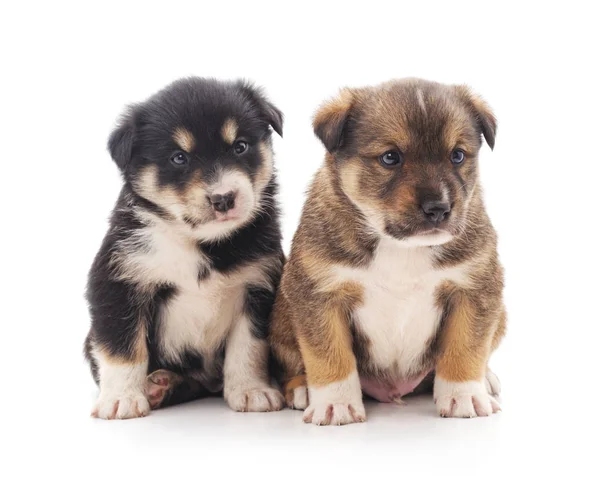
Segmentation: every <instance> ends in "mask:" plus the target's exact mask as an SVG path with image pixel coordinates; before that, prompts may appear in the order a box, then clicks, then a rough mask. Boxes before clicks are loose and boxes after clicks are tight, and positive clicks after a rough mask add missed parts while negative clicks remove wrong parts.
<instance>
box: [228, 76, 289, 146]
mask: <svg viewBox="0 0 600 487" xmlns="http://www.w3.org/2000/svg"><path fill="white" fill-rule="evenodd" d="M238 86H239V87H240V88H241V89H242V91H243V92H244V94H245V95H246V96H247V97H248V99H249V100H250V101H251V102H252V104H253V105H254V106H255V107H257V108H258V110H259V112H260V114H261V116H262V117H263V118H264V119H265V120H266V121H267V122H269V125H270V126H271V127H273V130H275V132H277V133H278V134H279V136H280V137H283V113H281V110H279V108H277V107H276V106H275V105H273V104H272V103H271V102H270V101H269V100H267V97H266V96H265V95H264V94H263V92H262V90H261V89H260V88H256V87H255V86H253V85H252V84H250V83H248V82H246V81H238Z"/></svg>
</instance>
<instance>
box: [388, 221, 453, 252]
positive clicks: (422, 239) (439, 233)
mask: <svg viewBox="0 0 600 487" xmlns="http://www.w3.org/2000/svg"><path fill="white" fill-rule="evenodd" d="M448 227H449V226H448V225H447V224H444V225H431V224H418V225H411V224H401V223H387V224H386V225H385V232H386V233H387V234H388V235H390V236H391V237H394V238H395V239H396V240H399V241H401V242H404V243H406V244H407V245H408V246H415V247H418V246H432V245H442V244H444V243H447V242H449V241H450V240H452V239H453V238H454V235H453V234H452V232H451V231H450V229H449V228H448Z"/></svg>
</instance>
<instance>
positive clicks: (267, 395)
mask: <svg viewBox="0 0 600 487" xmlns="http://www.w3.org/2000/svg"><path fill="white" fill-rule="evenodd" d="M225 400H226V401H227V404H229V407H230V408H231V409H233V410H234V411H242V412H264V411H279V410H280V409H282V408H283V404H284V400H283V396H282V395H281V393H280V392H279V391H278V390H277V389H274V388H272V387H267V386H265V387H259V388H253V389H236V390H234V391H231V392H229V393H228V394H226V397H225Z"/></svg>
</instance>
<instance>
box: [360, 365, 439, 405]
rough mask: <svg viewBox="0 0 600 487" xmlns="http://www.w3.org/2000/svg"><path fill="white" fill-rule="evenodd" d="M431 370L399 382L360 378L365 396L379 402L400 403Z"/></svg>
mask: <svg viewBox="0 0 600 487" xmlns="http://www.w3.org/2000/svg"><path fill="white" fill-rule="evenodd" d="M429 372H430V371H429V370H428V371H426V372H424V373H423V374H421V375H419V376H418V377H415V378H413V379H410V380H405V381H397V382H391V383H390V382H381V381H378V380H376V379H369V378H364V377H361V378H360V385H361V387H362V390H363V392H364V393H365V394H367V395H369V396H371V397H372V398H373V399H377V400H378V401H379V402H394V401H398V400H399V399H400V398H402V396H405V395H406V394H410V393H411V392H412V391H414V390H415V388H416V387H417V386H418V385H419V384H420V383H421V382H422V381H423V379H424V378H425V377H426V376H427V374H429Z"/></svg>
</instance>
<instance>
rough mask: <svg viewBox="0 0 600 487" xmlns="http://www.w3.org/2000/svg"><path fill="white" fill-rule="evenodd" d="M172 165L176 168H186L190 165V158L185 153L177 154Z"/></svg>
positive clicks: (173, 157)
mask: <svg viewBox="0 0 600 487" xmlns="http://www.w3.org/2000/svg"><path fill="white" fill-rule="evenodd" d="M171 163H172V164H173V165H174V166H185V165H186V164H187V163H188V157H187V155H186V154H184V153H183V152H175V154H173V155H172V156H171Z"/></svg>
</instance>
